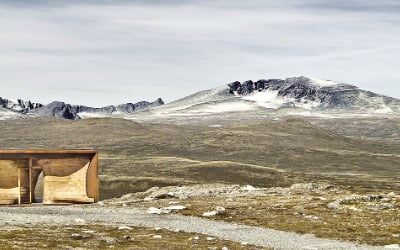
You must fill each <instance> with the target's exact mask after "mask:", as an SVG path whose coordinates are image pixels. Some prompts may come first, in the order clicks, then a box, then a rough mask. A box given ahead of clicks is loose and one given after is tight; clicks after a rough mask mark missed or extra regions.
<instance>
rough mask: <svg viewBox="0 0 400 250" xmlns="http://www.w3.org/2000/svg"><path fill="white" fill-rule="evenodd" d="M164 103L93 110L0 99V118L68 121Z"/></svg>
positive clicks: (124, 112) (159, 99)
mask: <svg viewBox="0 0 400 250" xmlns="http://www.w3.org/2000/svg"><path fill="white" fill-rule="evenodd" d="M163 104H164V102H163V100H162V99H161V98H158V99H157V100H155V101H154V102H147V101H141V102H137V103H125V104H120V105H115V106H114V105H110V106H106V107H102V108H93V107H88V106H82V105H70V104H67V103H65V102H59V101H54V102H51V103H49V104H47V105H43V104H40V103H33V102H31V101H24V100H20V99H18V100H17V101H12V100H9V99H4V98H0V114H1V115H0V118H2V117H3V118H4V117H17V116H21V115H22V116H23V115H30V116H46V117H51V116H52V117H58V118H65V119H70V120H78V119H81V118H86V117H91V116H111V115H113V114H130V113H134V112H137V111H141V110H145V109H148V108H150V107H155V106H159V105H163Z"/></svg>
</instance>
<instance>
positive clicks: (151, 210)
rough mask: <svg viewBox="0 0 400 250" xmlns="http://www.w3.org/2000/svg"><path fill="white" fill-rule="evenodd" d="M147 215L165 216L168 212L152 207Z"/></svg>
mask: <svg viewBox="0 0 400 250" xmlns="http://www.w3.org/2000/svg"><path fill="white" fill-rule="evenodd" d="M147 213H148V214H163V213H166V211H164V210H162V209H159V208H156V207H150V208H149V209H147Z"/></svg>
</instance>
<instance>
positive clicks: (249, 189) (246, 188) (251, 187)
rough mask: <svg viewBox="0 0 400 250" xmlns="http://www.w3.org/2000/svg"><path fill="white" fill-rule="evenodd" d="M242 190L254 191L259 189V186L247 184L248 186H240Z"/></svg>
mask: <svg viewBox="0 0 400 250" xmlns="http://www.w3.org/2000/svg"><path fill="white" fill-rule="evenodd" d="M240 190H243V191H254V190H257V188H255V187H253V186H251V185H246V186H244V187H242V188H240Z"/></svg>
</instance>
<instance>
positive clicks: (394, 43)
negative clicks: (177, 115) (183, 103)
mask: <svg viewBox="0 0 400 250" xmlns="http://www.w3.org/2000/svg"><path fill="white" fill-rule="evenodd" d="M328 2H329V3H328ZM0 32H1V33H0V88H1V91H0V96H1V97H7V98H28V99H31V100H33V101H38V102H42V103H48V102H50V101H53V100H62V101H66V102H69V103H72V104H85V105H92V106H103V105H108V104H119V103H125V102H136V101H140V100H154V99H156V98H157V97H162V98H163V99H164V100H166V101H172V100H174V99H177V98H181V97H184V96H186V95H189V94H192V93H193V92H196V91H199V90H203V89H208V88H214V87H217V86H221V85H223V84H226V83H229V82H232V81H235V80H239V81H243V80H248V79H252V80H258V79H260V78H266V79H267V78H286V77H291V76H299V75H305V76H310V77H315V78H321V79H331V80H335V81H339V82H346V83H351V84H354V85H357V86H359V87H361V88H364V89H367V90H372V91H375V92H378V93H382V94H386V95H390V96H393V97H397V98H400V85H399V84H400V73H399V70H400V1H398V0H371V1H369V0H330V1H325V0H280V1H272V0H271V1H268V0H246V1H243V0H237V1H235V0H210V1H200V0H197V1H196V0H187V1H184V0H159V1H157V0H141V1H140V0H132V1H127V0H125V1H123V0H120V1H119V0H113V1H111V0H110V1H107V0H81V1H79V0H75V1H74V0H70V1H67V0H59V1H55V0H53V1H50V0H48V1H46V0H0Z"/></svg>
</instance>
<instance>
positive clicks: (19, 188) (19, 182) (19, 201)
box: [18, 168, 21, 204]
mask: <svg viewBox="0 0 400 250" xmlns="http://www.w3.org/2000/svg"><path fill="white" fill-rule="evenodd" d="M18 204H21V169H20V168H18Z"/></svg>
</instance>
